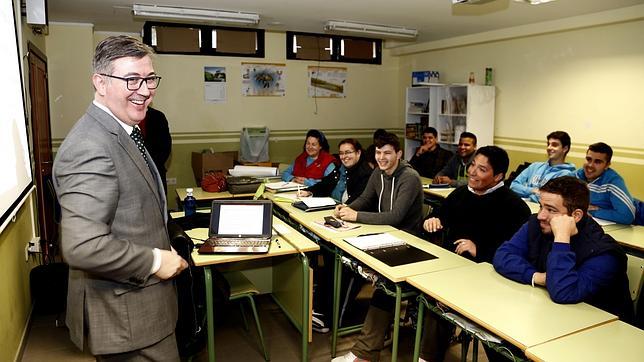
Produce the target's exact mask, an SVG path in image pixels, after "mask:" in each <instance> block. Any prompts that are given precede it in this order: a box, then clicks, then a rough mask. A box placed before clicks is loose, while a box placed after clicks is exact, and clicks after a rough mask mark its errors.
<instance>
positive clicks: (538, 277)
mask: <svg viewBox="0 0 644 362" xmlns="http://www.w3.org/2000/svg"><path fill="white" fill-rule="evenodd" d="M532 279H533V280H534V285H541V286H542V287H545V286H546V273H536V272H535V273H534V274H532Z"/></svg>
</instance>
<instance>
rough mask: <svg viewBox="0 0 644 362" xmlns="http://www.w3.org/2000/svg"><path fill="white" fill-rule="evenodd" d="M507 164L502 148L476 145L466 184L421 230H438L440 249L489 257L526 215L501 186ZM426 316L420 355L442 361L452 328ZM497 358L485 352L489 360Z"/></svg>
mask: <svg viewBox="0 0 644 362" xmlns="http://www.w3.org/2000/svg"><path fill="white" fill-rule="evenodd" d="M509 164H510V159H509V157H508V154H507V152H505V150H503V149H502V148H500V147H497V146H485V147H481V148H479V149H478V151H476V154H475V156H474V160H473V161H472V163H471V164H470V167H469V170H468V175H469V176H468V183H467V186H463V187H459V188H457V189H456V190H454V191H453V192H452V193H451V194H450V195H449V196H448V197H447V198H446V199H445V201H444V202H443V206H442V207H441V210H440V214H439V217H437V218H435V217H433V218H429V219H427V220H425V223H424V225H423V228H424V229H425V231H426V232H428V233H435V232H438V231H441V230H442V231H443V235H442V236H443V247H444V248H446V249H449V250H452V251H454V252H455V253H457V254H459V255H462V256H464V257H467V258H470V259H472V260H474V261H476V262H488V263H489V262H491V261H492V257H493V256H494V253H495V252H496V249H497V248H498V247H499V245H501V243H503V242H504V241H505V240H507V239H508V238H509V237H511V236H512V235H513V234H514V233H515V232H516V231H517V230H518V229H519V228H520V227H521V225H523V223H525V222H526V220H527V219H528V217H529V216H530V208H528V205H526V203H525V202H523V200H521V198H519V197H518V196H517V195H516V194H514V193H513V192H512V191H510V190H509V189H508V188H507V187H504V182H503V179H504V178H505V173H506V172H507V170H508V165H509ZM425 321H426V323H425V334H424V335H423V343H422V348H421V354H420V356H421V359H422V360H425V361H442V360H443V359H444V357H445V352H446V351H447V348H448V347H449V337H450V336H451V332H452V327H451V326H450V324H449V322H446V321H444V320H442V319H440V318H439V317H438V316H437V315H435V314H434V313H429V314H428V315H427V318H426V320H425ZM486 352H487V351H486ZM496 357H497V356H496V355H492V354H490V353H488V359H494V360H496V359H497V358H496Z"/></svg>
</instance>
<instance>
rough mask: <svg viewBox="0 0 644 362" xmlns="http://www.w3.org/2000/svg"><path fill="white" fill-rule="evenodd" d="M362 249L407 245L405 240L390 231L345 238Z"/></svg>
mask: <svg viewBox="0 0 644 362" xmlns="http://www.w3.org/2000/svg"><path fill="white" fill-rule="evenodd" d="M344 241H346V242H347V243H349V244H351V245H353V246H355V247H356V248H358V249H360V250H374V249H382V248H389V247H392V246H401V245H405V242H404V241H402V240H401V239H398V238H397V237H395V236H393V235H391V234H389V233H378V234H364V235H358V236H355V237H352V238H346V239H344Z"/></svg>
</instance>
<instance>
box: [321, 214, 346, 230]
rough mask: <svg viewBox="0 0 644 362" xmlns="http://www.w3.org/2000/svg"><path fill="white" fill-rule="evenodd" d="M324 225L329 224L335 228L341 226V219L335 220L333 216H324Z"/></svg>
mask: <svg viewBox="0 0 644 362" xmlns="http://www.w3.org/2000/svg"><path fill="white" fill-rule="evenodd" d="M324 225H330V226H333V227H334V228H336V229H337V228H339V227H342V221H339V220H337V219H336V218H334V217H333V216H325V217H324Z"/></svg>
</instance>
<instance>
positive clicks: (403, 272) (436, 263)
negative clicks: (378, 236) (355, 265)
mask: <svg viewBox="0 0 644 362" xmlns="http://www.w3.org/2000/svg"><path fill="white" fill-rule="evenodd" d="M388 233H390V234H392V235H393V236H395V237H398V238H401V239H403V240H404V241H405V242H406V243H407V244H409V245H411V246H414V247H416V248H418V249H421V250H423V251H426V252H428V253H430V254H432V255H434V256H436V257H437V258H436V259H432V260H425V261H421V262H418V263H412V264H405V265H399V266H394V267H392V266H389V265H387V264H385V263H383V262H381V261H380V260H378V259H376V258H374V257H372V256H371V255H369V254H367V253H366V252H364V251H362V250H360V249H358V248H356V247H354V246H352V245H351V244H349V243H347V242H346V241H344V239H343V237H336V238H333V239H331V242H332V243H333V244H334V245H336V246H338V247H339V248H340V249H342V250H343V251H345V252H346V253H348V254H350V255H351V256H353V257H354V258H356V259H358V260H359V261H360V262H362V263H364V264H365V265H367V266H368V267H369V268H371V269H373V270H375V271H376V272H377V273H378V274H380V275H382V276H384V277H385V278H387V279H389V280H390V281H392V282H394V283H400V282H403V281H405V279H406V278H408V277H411V276H413V275H418V274H423V273H431V272H435V271H439V270H446V269H453V268H458V267H463V266H468V265H472V264H474V263H473V262H472V261H470V260H468V259H465V258H463V257H461V256H459V255H456V254H454V253H452V252H450V251H448V250H445V249H443V248H441V247H439V246H437V245H434V244H432V243H430V242H429V241H426V240H423V239H420V238H417V237H415V236H413V235H411V234H408V233H406V232H404V231H402V230H395V231H389V232H388Z"/></svg>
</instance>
